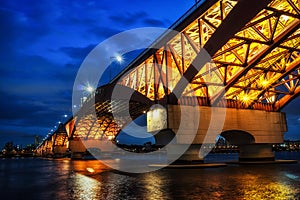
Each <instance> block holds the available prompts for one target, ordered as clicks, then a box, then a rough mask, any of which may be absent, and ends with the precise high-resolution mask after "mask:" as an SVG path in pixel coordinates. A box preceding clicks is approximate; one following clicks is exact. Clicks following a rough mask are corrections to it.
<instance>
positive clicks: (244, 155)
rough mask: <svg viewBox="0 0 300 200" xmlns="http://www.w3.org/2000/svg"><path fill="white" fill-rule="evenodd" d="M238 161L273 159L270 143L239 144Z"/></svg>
mask: <svg viewBox="0 0 300 200" xmlns="http://www.w3.org/2000/svg"><path fill="white" fill-rule="evenodd" d="M239 151H240V152H239V161H274V160H275V155H274V152H273V151H272V145H271V144H247V145H240V146H239Z"/></svg>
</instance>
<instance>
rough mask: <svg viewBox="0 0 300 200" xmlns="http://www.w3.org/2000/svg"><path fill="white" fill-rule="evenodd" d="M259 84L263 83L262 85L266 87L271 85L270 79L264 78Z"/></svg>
mask: <svg viewBox="0 0 300 200" xmlns="http://www.w3.org/2000/svg"><path fill="white" fill-rule="evenodd" d="M259 84H260V85H261V87H263V88H266V87H267V86H268V85H269V81H268V80H266V79H262V80H260V82H259Z"/></svg>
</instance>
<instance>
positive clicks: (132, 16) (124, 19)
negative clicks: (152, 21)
mask: <svg viewBox="0 0 300 200" xmlns="http://www.w3.org/2000/svg"><path fill="white" fill-rule="evenodd" d="M145 17H147V13H146V12H126V13H123V14H119V15H112V16H110V17H109V18H110V19H111V20H112V21H113V22H114V23H116V24H120V25H123V26H126V27H128V26H131V25H133V24H137V23H138V22H140V20H142V19H144V18H145Z"/></svg>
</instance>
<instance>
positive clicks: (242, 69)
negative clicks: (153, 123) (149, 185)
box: [39, 0, 300, 152]
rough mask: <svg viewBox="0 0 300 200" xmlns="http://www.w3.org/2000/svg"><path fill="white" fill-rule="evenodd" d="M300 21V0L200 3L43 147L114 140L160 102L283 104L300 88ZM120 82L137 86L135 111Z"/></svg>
mask: <svg viewBox="0 0 300 200" xmlns="http://www.w3.org/2000/svg"><path fill="white" fill-rule="evenodd" d="M299 22H300V1H299V0H252V1H246V0H209V1H205V2H204V3H201V4H199V5H198V4H196V5H195V6H194V7H192V8H191V9H190V10H189V11H188V12H187V13H186V14H185V15H184V16H183V17H182V18H180V19H179V20H178V21H177V22H176V23H175V24H174V25H173V26H172V27H171V29H173V30H175V31H177V33H176V34H174V33H172V32H171V33H168V32H167V33H165V34H163V35H162V36H161V37H159V38H158V39H157V40H156V41H155V46H152V47H151V48H149V49H147V50H145V51H144V52H143V53H141V54H140V55H139V56H138V57H137V58H136V59H135V60H134V61H132V62H131V63H130V64H129V65H128V66H127V67H126V68H125V70H124V71H122V72H121V73H120V74H119V75H118V76H117V77H116V78H115V79H114V80H113V81H111V82H110V83H109V84H108V85H105V86H101V87H99V88H98V89H97V90H96V92H95V94H94V95H93V96H90V98H89V99H88V100H87V101H86V103H85V104H84V105H83V108H85V109H84V110H90V111H91V112H94V111H95V110H96V113H97V117H96V118H95V117H93V115H92V114H89V113H84V114H83V113H81V111H79V112H78V114H77V116H74V117H72V118H71V119H70V120H69V121H68V122H66V123H65V124H63V126H64V127H63V128H64V129H65V130H63V128H62V127H60V128H59V129H58V130H57V131H56V132H55V133H54V134H52V135H51V136H49V137H48V138H47V139H46V140H45V141H44V142H43V143H42V144H41V145H40V146H39V149H40V150H41V151H43V152H49V151H53V150H54V149H55V148H66V147H67V144H68V142H69V141H77V140H79V139H95V140H101V139H103V138H106V139H109V140H114V139H115V137H116V135H117V134H118V133H119V132H120V131H121V130H122V128H124V127H125V126H126V125H127V124H128V122H129V121H130V119H129V118H130V117H131V118H132V119H135V118H137V117H139V116H141V115H143V114H144V113H145V112H147V111H148V110H149V108H150V107H151V106H152V105H153V104H155V103H160V104H162V105H169V104H170V105H199V106H216V107H226V108H237V109H247V110H262V111H267V112H280V111H281V110H282V109H283V108H284V107H285V106H286V105H287V104H288V103H289V102H290V101H292V100H293V99H294V98H296V97H297V96H299V94H300V81H299V77H300V47H299V44H300V29H299V26H300V23H299ZM207 55H209V57H210V58H207ZM186 80H187V81H186ZM116 85H118V87H122V89H123V90H128V91H129V92H131V93H132V94H133V95H132V97H131V99H130V105H129V108H130V116H125V117H124V115H122V113H123V112H125V110H124V109H125V108H126V105H125V104H126V103H127V104H128V102H126V101H125V100H122V99H119V100H118V99H112V98H111V94H112V90H113V88H114V87H115V86H116ZM177 94H180V96H179V97H178V95H177ZM112 107H114V108H115V109H117V113H119V114H120V115H119V117H118V119H116V118H115V117H114V116H113V115H112ZM116 120H118V121H116Z"/></svg>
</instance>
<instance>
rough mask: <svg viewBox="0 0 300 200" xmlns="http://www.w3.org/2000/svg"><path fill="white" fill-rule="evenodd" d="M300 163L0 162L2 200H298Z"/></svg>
mask: <svg viewBox="0 0 300 200" xmlns="http://www.w3.org/2000/svg"><path fill="white" fill-rule="evenodd" d="M299 167H300V164H299V163H298V164H285V165H259V166H251V165H249V166H238V165H231V166H227V167H223V168H209V169H208V168H207V169H162V170H159V171H156V172H151V173H145V174H128V173H121V172H118V171H115V170H112V169H110V168H108V167H106V166H104V165H103V164H101V163H100V162H99V161H97V160H93V161H71V160H63V159H61V160H50V159H49V160H46V159H15V160H12V159H4V160H0V199H74V200H75V199H76V200H77V199H89V200H90V199H130V200H131V199H299V198H300V180H299V177H300V168H299Z"/></svg>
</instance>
